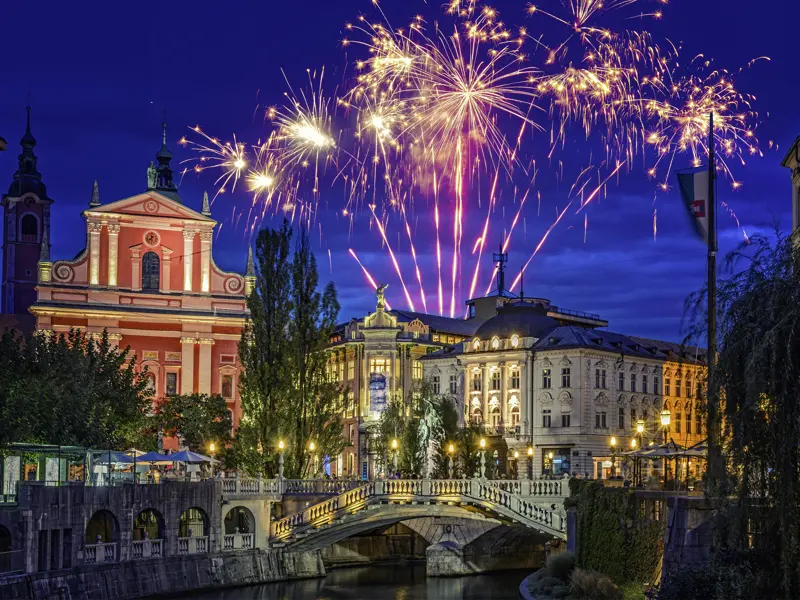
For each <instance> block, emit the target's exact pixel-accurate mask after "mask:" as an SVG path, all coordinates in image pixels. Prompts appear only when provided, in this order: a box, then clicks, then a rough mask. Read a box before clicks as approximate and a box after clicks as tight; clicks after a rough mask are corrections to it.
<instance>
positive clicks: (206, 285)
mask: <svg viewBox="0 0 800 600" xmlns="http://www.w3.org/2000/svg"><path fill="white" fill-rule="evenodd" d="M212 235H213V232H211V231H201V232H200V291H201V292H203V293H204V294H208V293H209V292H210V291H211V236H212Z"/></svg>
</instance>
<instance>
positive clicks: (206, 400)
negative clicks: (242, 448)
mask: <svg viewBox="0 0 800 600" xmlns="http://www.w3.org/2000/svg"><path fill="white" fill-rule="evenodd" d="M155 419H156V422H157V423H158V425H159V427H161V430H162V431H163V432H164V433H165V434H167V435H170V436H173V437H177V438H180V439H181V440H182V441H183V443H184V445H186V446H187V447H188V448H189V449H191V450H194V451H195V452H201V453H203V452H206V451H207V450H208V446H209V444H210V443H211V442H214V445H215V447H216V448H217V449H218V451H219V452H223V451H224V449H225V447H226V446H227V445H228V443H229V442H230V440H231V428H232V426H233V424H232V423H231V413H230V411H229V410H228V405H227V403H226V402H225V398H223V397H222V396H220V395H218V394H212V395H210V396H209V395H207V394H191V395H186V396H183V395H179V396H170V397H169V398H165V399H163V400H162V401H161V402H160V403H159V405H158V406H157V407H156V414H155Z"/></svg>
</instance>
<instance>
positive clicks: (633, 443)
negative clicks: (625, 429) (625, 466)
mask: <svg viewBox="0 0 800 600" xmlns="http://www.w3.org/2000/svg"><path fill="white" fill-rule="evenodd" d="M636 445H637V444H636V438H631V450H636ZM637 464H638V460H637V458H636V457H635V456H634V457H633V486H634V487H636V471H637V469H636V465H637Z"/></svg>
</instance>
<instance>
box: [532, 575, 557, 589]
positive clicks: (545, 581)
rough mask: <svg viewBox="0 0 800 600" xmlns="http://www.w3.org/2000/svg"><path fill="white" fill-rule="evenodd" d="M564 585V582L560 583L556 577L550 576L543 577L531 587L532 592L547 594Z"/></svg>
mask: <svg viewBox="0 0 800 600" xmlns="http://www.w3.org/2000/svg"><path fill="white" fill-rule="evenodd" d="M563 585H564V582H563V581H561V580H560V579H559V578H558V577H552V576H550V575H544V576H543V577H542V578H541V579H539V580H538V581H536V582H535V583H534V584H533V585H532V586H531V587H532V588H533V591H534V592H539V593H544V594H549V593H550V592H552V591H553V589H554V588H557V587H561V586H563Z"/></svg>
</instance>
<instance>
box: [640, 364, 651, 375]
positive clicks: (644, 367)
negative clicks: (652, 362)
mask: <svg viewBox="0 0 800 600" xmlns="http://www.w3.org/2000/svg"><path fill="white" fill-rule="evenodd" d="M649 372H650V367H648V366H647V365H645V366H643V367H642V373H644V374H647V373H649Z"/></svg>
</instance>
